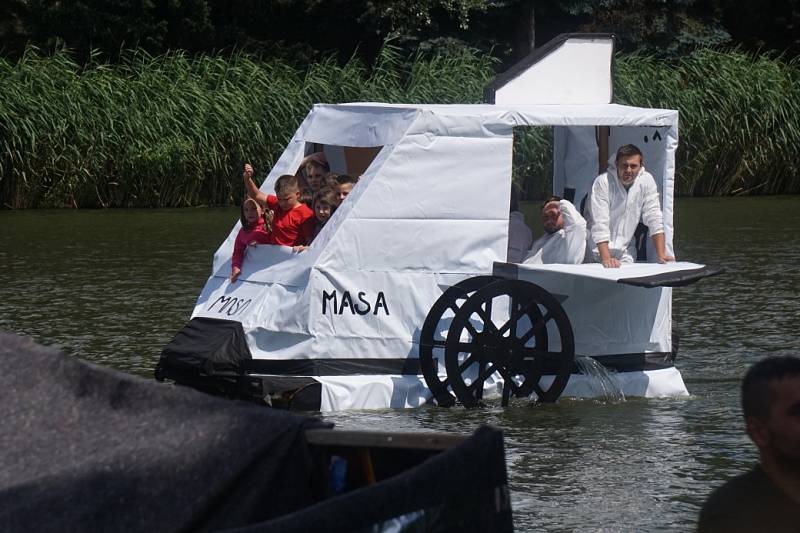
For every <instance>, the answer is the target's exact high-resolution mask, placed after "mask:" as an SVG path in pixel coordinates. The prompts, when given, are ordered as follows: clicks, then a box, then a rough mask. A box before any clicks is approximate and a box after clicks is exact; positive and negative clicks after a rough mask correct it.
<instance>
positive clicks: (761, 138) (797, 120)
mask: <svg viewBox="0 0 800 533" xmlns="http://www.w3.org/2000/svg"><path fill="white" fill-rule="evenodd" d="M799 67H800V63H799V62H798V59H797V58H794V59H786V58H782V57H774V56H770V55H755V54H749V53H745V52H742V51H739V50H733V51H726V52H723V51H718V50H711V49H700V50H697V51H695V52H694V53H692V54H691V55H689V56H687V57H685V58H683V59H682V60H680V61H679V62H677V63H675V64H667V63H665V62H663V61H660V60H657V59H655V58H653V57H646V56H640V55H628V56H621V57H618V58H617V60H616V72H615V75H616V78H615V79H616V82H615V84H614V88H615V95H616V99H617V101H619V102H620V103H627V104H632V105H638V106H642V107H656V108H659V107H664V108H670V109H678V110H679V111H680V144H679V149H678V154H677V176H676V187H675V190H676V194H680V195H695V196H721V195H737V194H777V193H794V194H796V193H798V192H800V171H798V168H800V68H799Z"/></svg>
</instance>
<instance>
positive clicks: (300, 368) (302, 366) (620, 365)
mask: <svg viewBox="0 0 800 533" xmlns="http://www.w3.org/2000/svg"><path fill="white" fill-rule="evenodd" d="M591 357H592V359H595V360H596V361H597V362H599V363H601V364H602V365H603V366H605V367H607V368H610V369H613V370H616V371H617V372H638V371H641V370H659V369H662V368H670V367H672V366H675V364H674V363H675V354H673V353H671V352H650V353H626V354H611V355H594V356H591ZM243 366H244V370H245V372H247V373H250V374H264V375H269V376H365V375H367V376H368V375H393V376H397V375H407V376H408V375H410V376H419V375H422V369H421V368H420V364H419V359H411V358H405V359H383V358H381V359H378V358H372V359H290V360H275V359H253V360H250V361H244V362H243ZM545 373H546V374H547V373H555V372H554V371H550V372H548V369H547V368H545ZM572 373H573V374H575V373H578V367H577V365H575V366H573V369H572Z"/></svg>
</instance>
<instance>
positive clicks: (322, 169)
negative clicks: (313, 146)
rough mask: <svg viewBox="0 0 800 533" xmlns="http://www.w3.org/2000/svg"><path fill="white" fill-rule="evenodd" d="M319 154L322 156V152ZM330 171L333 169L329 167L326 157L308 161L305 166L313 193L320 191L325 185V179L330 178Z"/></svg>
mask: <svg viewBox="0 0 800 533" xmlns="http://www.w3.org/2000/svg"><path fill="white" fill-rule="evenodd" d="M317 153H319V154H322V152H317ZM314 155H316V154H314ZM330 171H331V167H330V166H329V165H328V161H327V160H326V159H325V158H324V156H323V157H312V158H309V159H308V161H307V162H306V166H305V172H306V181H307V182H308V186H309V187H311V190H312V191H318V190H319V189H320V188H321V187H322V186H323V185H324V184H325V178H327V177H328V174H330Z"/></svg>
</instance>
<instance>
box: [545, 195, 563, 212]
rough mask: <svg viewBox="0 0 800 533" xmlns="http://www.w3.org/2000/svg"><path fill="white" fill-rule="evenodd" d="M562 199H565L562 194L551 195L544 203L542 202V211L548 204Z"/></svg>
mask: <svg viewBox="0 0 800 533" xmlns="http://www.w3.org/2000/svg"><path fill="white" fill-rule="evenodd" d="M561 200H563V198H561V197H560V196H551V197H550V198H548V199H547V200H545V201H544V203H543V204H542V211H544V208H545V207H547V204H549V203H550V202H560V201H561Z"/></svg>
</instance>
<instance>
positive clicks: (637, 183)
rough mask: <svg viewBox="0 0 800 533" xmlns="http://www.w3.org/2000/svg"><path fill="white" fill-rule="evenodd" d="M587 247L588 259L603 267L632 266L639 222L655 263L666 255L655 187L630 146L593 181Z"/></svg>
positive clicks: (589, 206) (656, 188) (589, 204)
mask: <svg viewBox="0 0 800 533" xmlns="http://www.w3.org/2000/svg"><path fill="white" fill-rule="evenodd" d="M587 207H588V212H587V219H588V226H589V237H590V241H589V246H590V248H591V249H592V258H593V259H594V261H596V262H600V263H603V266H604V267H606V268H617V267H619V265H620V263H632V262H633V261H634V257H635V256H636V243H635V242H634V239H633V234H634V233H635V232H636V226H638V225H639V221H640V220H641V221H642V222H643V223H644V224H645V225H646V226H647V227H648V229H649V230H650V238H652V239H653V246H654V247H655V249H656V260H657V261H658V262H659V263H665V262H667V261H674V260H675V258H674V257H672V256H669V255H667V252H666V248H665V243H664V222H663V215H662V213H661V205H660V203H659V201H658V187H656V182H655V180H654V179H653V176H652V175H651V174H650V173H649V172H647V171H645V169H644V166H643V165H642V152H641V150H639V148H637V147H636V146H634V145H632V144H626V145H624V146H621V147H620V148H619V150H617V155H616V158H615V160H614V165H613V166H612V165H609V167H608V172H606V173H604V174H600V175H599V176H597V178H595V180H594V184H593V185H592V190H591V192H590V194H589V201H588V202H587Z"/></svg>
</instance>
